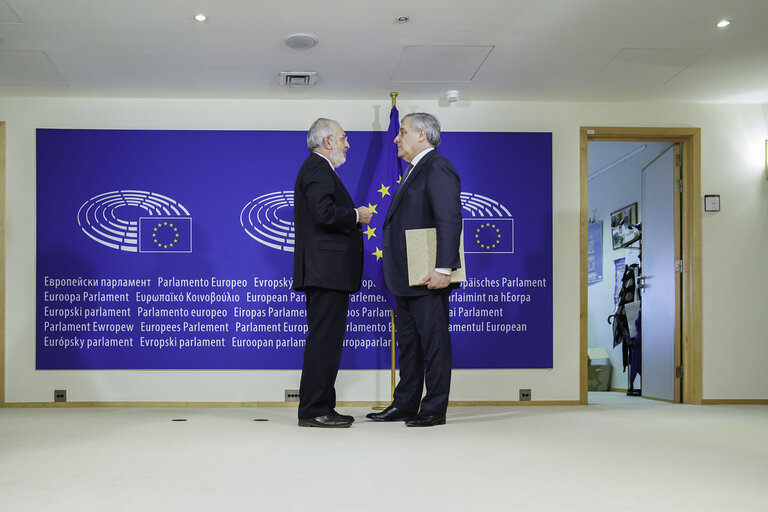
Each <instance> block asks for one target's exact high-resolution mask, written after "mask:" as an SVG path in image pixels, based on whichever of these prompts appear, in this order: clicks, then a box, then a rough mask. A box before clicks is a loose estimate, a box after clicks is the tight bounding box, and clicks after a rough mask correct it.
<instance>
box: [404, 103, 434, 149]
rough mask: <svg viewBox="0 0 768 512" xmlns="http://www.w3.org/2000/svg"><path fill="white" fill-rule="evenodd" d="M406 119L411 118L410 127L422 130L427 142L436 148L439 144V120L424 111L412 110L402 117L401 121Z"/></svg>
mask: <svg viewBox="0 0 768 512" xmlns="http://www.w3.org/2000/svg"><path fill="white" fill-rule="evenodd" d="M406 119H410V120H411V128H413V129H414V130H416V131H419V130H424V132H425V133H426V135H427V142H429V143H430V144H431V145H432V147H435V148H436V147H438V146H439V145H440V121H438V120H437V118H436V117H435V116H433V115H432V114H427V113H425V112H414V113H411V114H408V115H406V116H405V117H403V122H405V120H406Z"/></svg>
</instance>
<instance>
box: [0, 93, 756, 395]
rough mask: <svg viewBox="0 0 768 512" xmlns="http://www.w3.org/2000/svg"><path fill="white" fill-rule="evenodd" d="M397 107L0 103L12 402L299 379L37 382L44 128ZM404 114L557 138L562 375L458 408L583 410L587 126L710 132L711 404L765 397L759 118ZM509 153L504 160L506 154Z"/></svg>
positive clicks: (475, 390)
mask: <svg viewBox="0 0 768 512" xmlns="http://www.w3.org/2000/svg"><path fill="white" fill-rule="evenodd" d="M389 105H390V100H389V98H388V97H387V98H382V99H381V100H372V101H345V102H339V101H296V100H292V101H260V100H251V101H248V100H133V99H63V98H10V97H6V98H0V121H6V122H7V160H6V166H7V167H6V169H7V178H6V179H7V194H6V218H7V226H6V237H7V238H6V283H7V288H6V400H7V401H8V402H46V401H51V400H52V398H51V396H52V393H53V389H67V390H68V399H69V400H70V401H217V402H240V401H282V399H283V389H284V388H288V387H296V386H297V383H298V373H299V372H298V371H276V370H266V371H36V370H35V361H34V354H35V351H34V335H35V324H34V312H35V307H34V305H35V304H34V301H35V263H34V261H35V232H34V226H35V129H36V128H97V129H98V128H101V129H108V128H122V129H190V130H194V129H206V130H215V129H228V130H232V129H235V130H236V129H248V130H259V129H263V130H305V129H307V127H308V126H309V124H310V123H311V121H312V120H314V119H315V118H316V117H318V116H320V115H323V116H330V117H333V118H335V119H338V120H339V121H341V122H342V123H343V125H344V127H345V128H346V129H348V130H370V129H377V130H383V129H386V123H387V113H388V110H389ZM398 108H399V109H400V111H401V113H403V114H404V113H407V112H410V111H414V110H425V111H429V112H433V113H435V114H436V115H437V116H438V117H439V118H440V119H441V121H442V124H443V128H444V130H446V131H551V132H552V133H553V153H554V154H553V205H554V206H553V209H554V211H553V222H554V269H553V292H554V368H553V369H551V370H485V371H478V370H461V371H456V372H454V381H453V382H454V384H453V388H452V394H451V399H452V400H516V399H517V390H518V388H531V389H532V390H533V399H534V400H536V401H548V400H578V398H579V337H578V333H579V207H580V197H579V127H580V126H583V125H604V126H696V127H701V128H702V185H703V186H702V191H703V192H704V193H719V194H720V195H721V198H722V204H723V211H722V212H720V213H718V214H707V215H705V216H704V218H703V235H704V244H703V251H704V252H703V256H704V275H703V277H704V279H703V280H704V290H703V294H704V298H703V300H704V305H703V312H704V325H703V329H704V332H703V351H704V354H703V357H704V376H703V377H704V379H703V380H704V398H768V372H766V371H765V370H764V366H765V365H766V363H768V356H766V353H767V351H768V349H767V348H766V344H765V342H764V340H765V338H766V336H765V332H764V331H765V329H764V328H763V326H762V322H760V319H761V313H762V309H764V307H765V305H766V304H768V300H766V299H767V298H768V297H767V296H766V293H768V292H766V287H765V286H758V285H757V284H758V283H761V282H765V278H766V271H765V270H764V267H763V265H762V259H763V258H762V255H763V254H766V253H768V183H767V182H766V179H765V174H764V167H763V166H764V161H763V157H764V140H765V139H766V137H768V128H767V126H768V123H767V122H766V115H767V114H768V109H766V108H764V107H761V106H722V105H721V106H718V105H648V104H572V103H514V102H471V103H470V102H459V103H458V104H454V105H452V106H443V105H440V104H439V103H438V102H437V101H434V102H433V101H408V100H407V99H404V98H401V99H400V101H399V104H398ZM500 150H503V148H500ZM337 391H338V399H339V400H340V401H347V400H387V399H388V396H389V374H388V372H386V371H343V372H341V374H340V377H339V380H338V385H337Z"/></svg>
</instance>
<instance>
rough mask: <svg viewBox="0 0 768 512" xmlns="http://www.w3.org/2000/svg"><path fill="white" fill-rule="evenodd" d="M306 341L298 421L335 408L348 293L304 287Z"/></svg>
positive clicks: (321, 414) (320, 414) (324, 413)
mask: <svg viewBox="0 0 768 512" xmlns="http://www.w3.org/2000/svg"><path fill="white" fill-rule="evenodd" d="M304 294H305V295H306V298H307V327H308V332H307V341H306V344H305V345H304V363H303V365H302V369H301V383H300V385H299V419H308V418H315V417H317V416H324V415H326V414H329V413H330V412H331V411H332V410H333V409H334V408H335V407H336V389H335V388H334V384H335V383H336V374H337V373H338V372H339V363H340V361H341V348H342V346H343V344H344V333H345V329H346V325H347V308H348V306H349V293H348V292H343V291H339V290H329V289H327V288H315V287H307V288H306V289H305V290H304Z"/></svg>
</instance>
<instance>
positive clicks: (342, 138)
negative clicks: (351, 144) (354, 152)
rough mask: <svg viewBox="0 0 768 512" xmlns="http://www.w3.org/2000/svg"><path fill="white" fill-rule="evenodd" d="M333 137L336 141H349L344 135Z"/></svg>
mask: <svg viewBox="0 0 768 512" xmlns="http://www.w3.org/2000/svg"><path fill="white" fill-rule="evenodd" d="M335 137H336V138H337V139H339V140H340V141H341V142H347V141H349V138H347V136H346V135H336V136H335Z"/></svg>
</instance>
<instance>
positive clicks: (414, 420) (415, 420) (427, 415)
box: [405, 412, 445, 427]
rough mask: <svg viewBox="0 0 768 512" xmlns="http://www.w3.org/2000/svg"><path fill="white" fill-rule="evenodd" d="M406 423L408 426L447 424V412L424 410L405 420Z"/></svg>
mask: <svg viewBox="0 0 768 512" xmlns="http://www.w3.org/2000/svg"><path fill="white" fill-rule="evenodd" d="M405 425H406V426H408V427H434V426H435V425H445V414H436V413H434V412H422V413H419V414H417V415H416V416H413V417H411V418H408V419H407V420H405Z"/></svg>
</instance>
